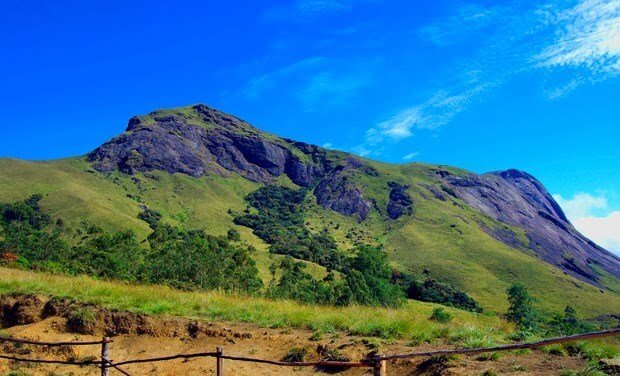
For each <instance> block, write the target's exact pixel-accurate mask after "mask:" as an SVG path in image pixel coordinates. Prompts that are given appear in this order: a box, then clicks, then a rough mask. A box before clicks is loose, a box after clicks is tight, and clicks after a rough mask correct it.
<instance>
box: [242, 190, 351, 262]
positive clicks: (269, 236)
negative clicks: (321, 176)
mask: <svg viewBox="0 0 620 376" xmlns="http://www.w3.org/2000/svg"><path fill="white" fill-rule="evenodd" d="M306 194H307V190H305V189H299V190H294V189H290V188H287V187H282V186H276V185H268V186H264V187H261V188H259V189H258V190H256V191H254V192H252V193H250V194H249V195H248V196H247V197H246V201H247V203H248V205H249V206H250V207H251V208H253V209H254V211H252V210H251V209H250V208H248V209H246V211H245V213H244V214H242V215H239V216H237V217H235V219H234V221H235V223H236V224H238V225H241V226H245V227H249V228H251V229H252V230H253V232H254V234H255V235H256V236H258V237H259V238H261V239H263V240H264V241H265V242H267V243H269V245H270V252H272V253H276V254H281V255H288V256H292V257H294V258H298V259H301V260H307V261H311V262H314V263H317V264H319V265H322V266H324V267H326V268H327V269H328V270H341V269H342V268H343V267H344V265H345V258H346V257H345V255H344V254H343V253H342V252H341V251H339V250H338V246H337V245H336V242H335V240H334V239H333V238H332V237H331V236H330V235H329V234H327V233H320V234H312V233H310V231H309V230H308V229H307V228H306V226H305V224H304V217H303V209H302V208H303V205H302V204H303V202H304V199H305V197H306Z"/></svg>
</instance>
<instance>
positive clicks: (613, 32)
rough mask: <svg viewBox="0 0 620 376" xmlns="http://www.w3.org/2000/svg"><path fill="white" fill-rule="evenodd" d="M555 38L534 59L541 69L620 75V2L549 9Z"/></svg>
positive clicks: (588, 0) (589, 1)
mask: <svg viewBox="0 0 620 376" xmlns="http://www.w3.org/2000/svg"><path fill="white" fill-rule="evenodd" d="M544 11H546V12H548V13H547V20H548V21H547V22H548V23H549V24H550V25H551V26H552V27H554V28H555V35H556V36H555V38H554V39H553V41H552V43H550V44H549V45H548V46H546V47H545V48H544V49H543V50H542V51H541V52H540V53H538V54H536V55H535V56H534V58H533V60H534V62H535V63H536V64H538V66H541V67H547V68H558V67H573V68H575V67H576V68H586V69H588V70H590V71H592V73H594V74H597V75H603V76H605V75H617V74H620V2H619V1H617V0H611V1H610V0H585V1H580V2H578V4H577V5H576V6H574V7H572V8H568V9H561V10H554V9H549V8H548V7H547V8H545V9H544Z"/></svg>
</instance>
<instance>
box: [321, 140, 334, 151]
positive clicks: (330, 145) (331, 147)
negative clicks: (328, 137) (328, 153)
mask: <svg viewBox="0 0 620 376" xmlns="http://www.w3.org/2000/svg"><path fill="white" fill-rule="evenodd" d="M322 147H323V148H325V149H333V148H334V144H332V143H331V142H326V143H324V144H323V145H322Z"/></svg>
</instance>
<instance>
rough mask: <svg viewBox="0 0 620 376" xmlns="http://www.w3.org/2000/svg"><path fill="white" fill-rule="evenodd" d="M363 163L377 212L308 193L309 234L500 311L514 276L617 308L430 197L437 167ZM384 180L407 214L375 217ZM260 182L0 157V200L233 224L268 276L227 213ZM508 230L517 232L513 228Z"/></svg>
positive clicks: (611, 282)
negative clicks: (333, 205) (363, 216)
mask: <svg viewBox="0 0 620 376" xmlns="http://www.w3.org/2000/svg"><path fill="white" fill-rule="evenodd" d="M368 163H369V164H370V165H371V166H373V167H374V168H375V169H376V170H377V171H378V172H379V174H378V176H373V177H369V176H366V175H363V174H358V175H355V176H353V177H352V179H354V180H355V184H356V185H357V186H359V187H360V188H361V189H362V190H363V192H364V194H365V195H366V196H367V197H370V198H372V199H374V205H375V207H376V208H377V209H378V210H377V211H373V212H371V214H370V216H369V218H368V219H367V220H366V221H364V222H362V223H358V222H357V221H356V220H355V219H353V218H352V217H348V216H343V215H340V214H338V213H336V212H333V211H329V210H324V209H322V208H320V207H319V206H318V205H317V203H316V199H315V197H314V196H312V195H309V196H308V199H307V200H306V203H305V205H304V206H305V207H304V210H305V217H306V220H307V226H308V228H309V229H310V230H311V231H314V232H320V231H323V230H324V229H327V231H328V232H329V233H330V234H332V235H333V236H334V238H335V239H336V241H337V242H338V244H339V246H340V247H341V248H342V249H343V250H349V249H352V248H353V247H354V246H355V245H356V244H358V243H362V242H363V243H371V244H384V245H385V249H386V251H387V252H388V254H389V255H390V257H391V261H392V263H393V265H394V266H395V267H397V268H399V269H402V270H404V271H412V272H415V273H421V272H422V271H423V270H424V269H427V270H429V271H430V273H431V276H432V277H434V278H437V279H440V280H445V281H449V282H451V283H452V284H454V285H456V286H457V287H459V288H461V289H463V290H464V291H466V292H467V293H469V294H470V295H472V296H473V297H474V298H476V299H477V300H478V301H479V302H480V303H482V305H483V306H484V307H485V308H487V309H491V310H495V311H498V312H503V311H505V309H506V306H507V303H506V299H505V290H506V288H507V287H508V286H509V285H510V284H511V283H512V282H514V281H522V282H523V283H524V284H525V285H526V286H527V287H528V288H529V289H530V291H531V292H532V294H533V295H534V296H535V297H537V298H538V299H539V302H538V304H539V305H540V306H541V307H543V308H545V309H550V310H555V311H561V310H563V309H564V307H565V306H566V305H567V304H570V305H572V306H574V307H577V308H578V312H579V314H580V315H582V316H593V315H599V314H604V313H615V312H617V311H618V310H619V309H620V296H619V295H618V294H616V293H614V292H612V291H610V290H599V289H598V288H595V287H593V286H591V285H588V284H586V283H584V282H581V281H579V280H577V279H575V278H573V277H571V276H568V275H565V274H564V273H562V272H561V271H560V270H559V269H556V268H554V267H552V266H550V265H548V264H546V263H543V262H541V261H540V260H538V259H537V258H536V257H534V256H533V255H531V254H527V253H526V252H523V251H518V250H515V249H512V248H510V247H508V246H507V245H505V244H503V243H501V242H499V241H497V240H496V239H494V238H492V237H491V236H489V235H488V234H487V233H486V232H484V231H483V230H482V229H481V226H480V224H481V223H483V224H484V225H485V226H486V227H489V228H493V227H504V228H507V226H506V225H504V224H501V223H498V222H495V221H493V220H491V219H489V218H487V217H484V216H483V215H481V214H480V213H478V212H475V211H474V210H472V209H470V208H469V207H467V206H465V205H460V204H458V205H457V204H454V203H452V202H450V201H445V202H444V201H441V200H437V199H434V198H433V197H432V195H431V194H430V193H429V191H428V189H427V186H428V185H433V184H437V183H436V180H434V179H433V178H432V176H433V172H432V169H433V168H435V166H428V165H421V164H410V165H402V166H398V165H387V164H382V163H376V162H370V161H369V162H368ZM442 168H443V167H442ZM451 171H452V172H453V173H455V174H458V173H461V171H460V170H456V169H451ZM279 179H280V181H279V183H280V184H283V185H288V186H293V185H292V183H291V182H290V181H289V180H288V178H285V177H280V178H279ZM389 181H396V182H398V183H401V184H405V185H408V186H409V187H410V188H409V190H408V192H409V194H410V195H411V196H412V199H413V201H414V206H413V213H412V215H411V216H404V217H401V218H400V219H398V220H386V218H385V216H383V215H382V213H384V212H385V208H386V206H387V197H388V193H389V188H388V185H387V183H388V182H389ZM259 186H260V185H259V184H257V183H254V182H251V181H249V180H247V179H244V178H242V177H240V176H238V175H236V174H231V175H230V176H227V177H220V176H215V175H209V176H206V177H202V178H192V177H189V176H187V175H182V174H174V175H170V174H167V173H165V172H149V173H137V174H135V175H133V176H129V175H126V174H122V173H120V172H111V173H105V174H104V173H99V172H96V171H95V170H93V169H92V167H91V166H90V164H89V163H87V162H86V161H85V160H84V159H82V158H73V159H64V160H58V161H51V162H25V161H19V160H10V159H2V160H0V202H11V201H16V200H20V199H24V198H26V197H28V196H29V195H31V194H34V193H41V194H44V196H45V197H44V199H43V200H42V202H41V204H42V206H43V209H44V210H45V211H46V212H48V213H49V214H50V215H52V216H53V217H59V218H62V219H63V220H64V222H65V223H66V224H67V225H68V226H72V225H79V224H80V223H82V222H83V221H87V222H89V223H95V224H97V225H99V226H101V227H103V228H105V229H132V230H134V231H135V232H136V233H137V234H138V236H139V237H140V238H144V237H146V235H147V234H148V233H149V232H150V229H149V227H148V225H147V224H146V223H145V222H143V221H141V220H139V219H138V214H139V213H140V212H141V211H142V207H143V206H148V207H149V208H151V209H155V210H158V211H159V212H161V213H162V214H163V220H164V221H166V222H169V223H171V224H174V225H177V226H182V227H186V228H205V229H206V230H207V232H208V233H210V234H214V235H224V234H226V232H227V231H228V229H230V228H232V227H234V228H236V229H237V230H238V231H239V232H240V233H241V236H242V239H243V240H244V241H245V242H247V243H248V244H251V245H253V246H254V247H256V248H257V251H256V252H255V254H254V255H253V257H254V258H255V260H256V261H257V264H258V266H259V270H260V274H261V277H262V278H263V280H264V281H265V282H266V283H267V282H268V281H269V278H270V275H269V270H268V269H269V266H270V265H271V263H272V262H273V261H274V260H275V259H277V258H279V257H281V256H277V255H271V254H269V253H268V250H267V248H268V247H267V245H266V244H265V243H264V242H263V241H262V240H260V239H259V238H257V237H256V236H254V235H253V234H252V232H251V230H250V229H248V228H245V227H242V226H236V225H235V224H234V223H233V215H231V214H230V213H229V210H232V212H241V211H243V210H244V208H245V207H246V204H245V202H244V197H245V196H246V195H247V194H248V193H250V192H252V191H254V190H255V189H257V188H258V187H259ZM508 229H509V230H511V231H513V232H514V233H515V235H516V236H517V237H519V236H521V237H523V234H520V233H519V230H517V229H510V228H508ZM523 238H524V237H523ZM524 241H525V240H524ZM309 265H311V267H310V268H309V270H310V271H311V273H312V274H314V275H315V276H317V277H322V276H324V275H325V274H326V272H325V270H324V268H322V267H320V266H318V265H315V264H311V263H309ZM605 282H606V283H607V285H608V286H609V287H610V288H611V289H612V290H613V289H615V288H617V286H618V281H617V280H616V279H614V278H607V279H605Z"/></svg>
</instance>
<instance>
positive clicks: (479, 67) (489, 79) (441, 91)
mask: <svg viewBox="0 0 620 376" xmlns="http://www.w3.org/2000/svg"><path fill="white" fill-rule="evenodd" d="M418 34H419V36H421V37H422V38H423V39H424V40H427V41H428V42H430V43H432V44H434V45H437V46H439V47H440V48H453V47H454V45H458V44H459V43H462V42H464V41H465V40H466V39H467V38H469V37H472V38H473V37H474V36H475V38H476V39H475V42H476V43H475V45H476V46H477V48H476V49H474V51H473V52H472V53H471V54H470V55H471V56H469V57H468V58H463V61H461V62H460V63H459V64H457V66H456V67H454V68H453V71H454V70H457V72H458V71H459V70H460V72H461V73H460V74H459V73H457V74H456V75H453V76H452V77H451V78H450V79H449V80H446V81H445V84H444V86H443V87H442V86H441V84H439V86H437V87H436V88H435V90H431V92H432V93H433V94H432V95H430V96H429V97H428V98H426V99H422V100H421V101H418V102H417V103H415V102H414V104H409V105H406V106H403V108H402V109H401V110H400V111H397V112H396V113H395V114H392V115H390V116H389V118H387V119H386V120H383V121H380V122H378V123H377V124H376V125H374V126H373V127H371V128H369V129H368V130H367V131H366V133H365V140H364V143H363V144H362V145H359V146H358V147H357V148H358V149H359V150H362V151H364V152H366V153H368V152H369V150H376V149H377V147H378V146H379V145H380V144H382V143H385V142H399V141H402V140H405V139H408V138H410V137H412V136H413V135H414V133H415V130H436V129H438V128H440V127H442V126H444V125H446V124H448V123H450V122H451V121H453V120H454V118H455V117H456V116H457V115H458V114H460V113H462V112H463V111H465V110H467V109H468V108H469V107H470V106H472V105H473V104H475V103H478V102H480V101H481V100H483V99H484V98H485V96H486V95H487V94H490V93H491V92H492V91H493V89H495V88H497V87H499V86H502V84H504V83H506V82H508V81H510V80H511V79H513V78H514V77H515V76H517V75H519V74H522V73H524V72H541V73H543V74H546V75H549V77H553V76H552V75H553V74H555V73H557V71H560V70H561V73H564V74H565V73H566V72H565V70H566V69H572V70H573V72H570V77H571V78H570V79H569V80H568V81H566V80H565V79H563V80H558V79H557V78H555V77H554V79H550V80H547V82H558V81H560V82H562V83H561V84H555V85H553V86H551V87H547V88H545V89H544V90H543V96H544V97H545V98H547V99H548V100H559V99H561V98H563V97H565V96H566V95H569V94H570V93H572V92H573V91H575V90H577V89H578V88H579V87H580V86H582V85H584V84H588V83H595V82H599V81H602V80H605V79H608V78H611V77H614V76H617V75H620V2H619V1H618V0H573V1H568V2H565V1H561V0H550V1H547V2H545V3H533V4H532V5H523V3H520V2H509V3H507V4H506V5H503V6H501V7H500V6H494V7H484V6H481V5H476V4H469V5H465V6H463V7H461V8H460V9H458V10H457V11H456V12H455V13H454V14H453V15H451V16H448V17H446V18H444V19H440V20H437V21H435V22H433V23H431V24H428V25H426V26H423V27H421V28H420V29H419V30H418ZM459 66H460V68H459ZM455 77H456V78H455Z"/></svg>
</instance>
